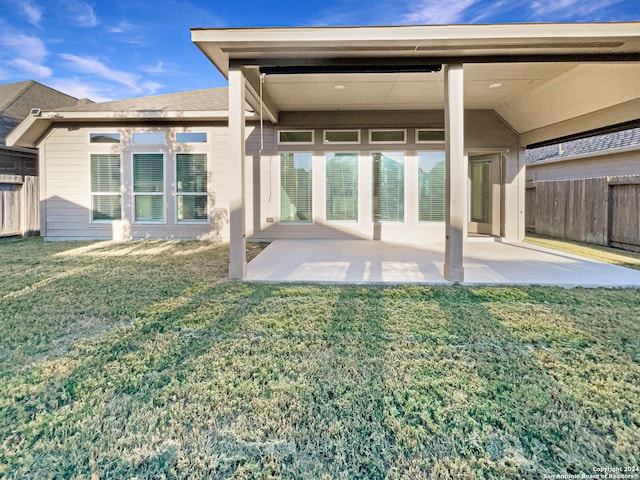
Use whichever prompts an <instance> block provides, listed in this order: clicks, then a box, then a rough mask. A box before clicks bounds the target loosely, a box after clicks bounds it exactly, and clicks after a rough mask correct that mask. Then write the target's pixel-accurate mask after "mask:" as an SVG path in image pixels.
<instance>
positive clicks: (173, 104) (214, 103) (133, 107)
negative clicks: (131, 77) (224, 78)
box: [60, 87, 229, 112]
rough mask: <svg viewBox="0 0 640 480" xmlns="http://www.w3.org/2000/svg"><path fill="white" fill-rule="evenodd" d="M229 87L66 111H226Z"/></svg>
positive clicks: (93, 104) (77, 107)
mask: <svg viewBox="0 0 640 480" xmlns="http://www.w3.org/2000/svg"><path fill="white" fill-rule="evenodd" d="M228 97H229V89H228V87H219V88H210V89H206V90H192V91H190V92H181V93H169V94H165V95H154V96H150V97H139V98H130V99H128V100H117V101H114V102H102V103H90V104H86V105H77V106H75V107H71V108H65V109H64V110H62V109H61V110H60V111H65V112H135V111H149V110H154V111H155V110H157V111H191V112H198V111H224V110H227V109H228V108H229V100H228Z"/></svg>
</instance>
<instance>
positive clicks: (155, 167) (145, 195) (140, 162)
mask: <svg viewBox="0 0 640 480" xmlns="http://www.w3.org/2000/svg"><path fill="white" fill-rule="evenodd" d="M133 192H134V203H135V208H134V210H135V220H136V221H138V222H162V221H164V156H163V155H162V154H161V153H134V154H133Z"/></svg>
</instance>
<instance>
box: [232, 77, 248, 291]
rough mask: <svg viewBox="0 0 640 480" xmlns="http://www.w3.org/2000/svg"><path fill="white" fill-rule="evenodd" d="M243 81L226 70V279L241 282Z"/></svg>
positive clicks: (244, 272) (244, 256)
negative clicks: (227, 129) (227, 231)
mask: <svg viewBox="0 0 640 480" xmlns="http://www.w3.org/2000/svg"><path fill="white" fill-rule="evenodd" d="M244 100H245V78H244V75H243V74H242V71H241V70H240V69H239V68H231V69H229V160H230V167H229V189H230V191H231V198H230V200H229V227H230V239H229V240H230V250H231V251H230V261H229V278H230V279H232V280H242V279H243V278H244V277H245V276H246V275H247V253H246V237H245V221H244V202H245V195H244V189H245V186H244V184H245V181H244V162H245V144H244V142H245V136H244V135H245V134H244V128H245V116H244Z"/></svg>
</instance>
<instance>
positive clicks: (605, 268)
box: [245, 238, 640, 287]
mask: <svg viewBox="0 0 640 480" xmlns="http://www.w3.org/2000/svg"><path fill="white" fill-rule="evenodd" d="M444 249H445V245H444V242H441V243H437V244H428V245H425V244H422V245H421V244H417V243H416V244H413V245H411V244H397V243H386V242H379V241H371V240H276V241H274V242H272V243H271V244H270V245H269V246H268V247H267V248H266V249H265V250H264V251H263V252H262V253H260V255H258V256H257V257H256V258H254V259H253V260H252V261H251V262H250V263H249V265H248V268H247V276H246V278H245V280H247V281H258V282H302V283H344V284H398V283H415V284H425V285H431V284H433V285H438V284H441V285H448V284H451V282H449V281H447V280H445V278H444V276H443V270H444ZM464 252H465V254H464V265H465V280H464V282H462V283H463V284H464V285H502V284H504V285H506V284H509V285H555V286H562V287H576V286H583V287H640V271H636V270H631V269H628V268H624V267H618V266H616V265H609V264H606V263H601V262H597V261H594V260H589V259H586V258H583V257H579V256H577V255H572V254H569V253H564V252H558V251H555V250H550V249H547V248H543V247H539V246H535V245H531V244H527V243H522V242H515V243H506V242H497V241H492V240H490V239H484V238H477V239H469V240H467V241H466V242H465V244H464Z"/></svg>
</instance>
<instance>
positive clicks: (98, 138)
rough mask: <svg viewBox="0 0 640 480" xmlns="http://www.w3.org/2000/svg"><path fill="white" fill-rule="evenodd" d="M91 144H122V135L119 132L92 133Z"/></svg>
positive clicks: (90, 135) (90, 136)
mask: <svg viewBox="0 0 640 480" xmlns="http://www.w3.org/2000/svg"><path fill="white" fill-rule="evenodd" d="M89 143H120V134H119V133H117V132H109V133H90V134H89Z"/></svg>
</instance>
